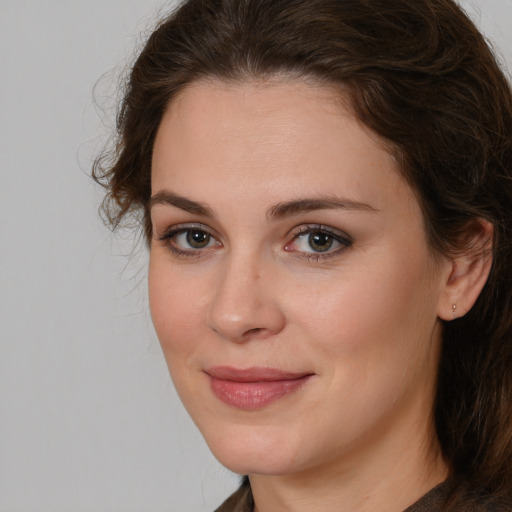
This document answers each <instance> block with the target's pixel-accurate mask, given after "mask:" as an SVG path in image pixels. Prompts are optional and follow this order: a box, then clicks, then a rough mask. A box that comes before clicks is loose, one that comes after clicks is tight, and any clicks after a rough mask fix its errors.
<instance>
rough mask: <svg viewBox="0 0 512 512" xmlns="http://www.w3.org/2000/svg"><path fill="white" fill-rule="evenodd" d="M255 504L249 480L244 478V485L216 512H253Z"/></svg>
mask: <svg viewBox="0 0 512 512" xmlns="http://www.w3.org/2000/svg"><path fill="white" fill-rule="evenodd" d="M253 509H254V502H253V499H252V492H251V486H250V484H249V479H248V478H247V477H244V478H243V480H242V484H241V485H240V487H239V488H238V490H236V491H235V492H234V493H233V494H232V495H231V496H230V497H229V498H228V499H227V500H226V501H224V503H222V505H221V506H220V507H219V508H217V509H215V512H253Z"/></svg>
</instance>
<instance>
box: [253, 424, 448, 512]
mask: <svg viewBox="0 0 512 512" xmlns="http://www.w3.org/2000/svg"><path fill="white" fill-rule="evenodd" d="M401 426H402V428H397V424H396V423H395V424H394V425H390V426H389V428H388V429H387V430H388V431H387V432H379V433H378V434H377V435H375V436H373V439H372V438H367V439H365V440H364V441H363V443H362V446H360V447H359V448H357V447H356V448H355V449H353V450H352V453H344V454H343V456H341V457H333V460H332V461H330V463H329V464H323V465H322V467H312V468H309V469H308V470H305V471H301V472H297V473H293V474H289V475H251V476H250V477H249V478H250V482H251V487H252V492H253V496H254V501H255V512H291V511H293V512H310V511H311V512H313V511H318V510H322V511H324V512H330V511H333V512H334V511H336V512H340V511H343V510H347V511H357V512H371V511H373V512H374V511H375V510H379V512H402V511H403V510H404V509H406V508H407V507H408V506H409V505H412V504H413V503H414V502H415V501H417V500H418V499H419V498H420V497H421V496H423V495H424V494H425V493H427V492H428V491H429V490H430V489H432V488H433V487H435V486H436V485H437V484H439V483H441V482H442V481H444V480H445V479H446V478H447V477H448V468H447V465H446V464H445V462H444V461H443V458H442V456H441V453H440V448H439V444H438V442H437V438H436V437H435V434H433V428H425V429H423V431H422V429H421V428H418V423H416V424H414V423H413V424H406V426H407V427H408V428H405V427H404V423H402V424H401ZM383 438H384V439H385V442H384V439H383Z"/></svg>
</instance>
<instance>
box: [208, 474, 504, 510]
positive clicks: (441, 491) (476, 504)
mask: <svg viewBox="0 0 512 512" xmlns="http://www.w3.org/2000/svg"><path fill="white" fill-rule="evenodd" d="M451 488H452V485H451V484H450V482H449V481H446V482H443V483H442V484H439V485H438V486H437V487H434V489H432V490H431V491H429V492H428V493H427V494H425V495H424V496H423V497H422V498H420V499H419V500H418V501H417V502H416V503H414V504H413V505H411V506H410V507H407V508H406V509H405V510H404V512H442V511H446V512H511V511H512V506H508V505H505V504H503V503H499V502H497V501H496V500H494V499H493V498H492V496H489V495H488V494H486V493H483V492H477V491H473V490H471V489H469V487H468V486H462V492H461V493H460V494H459V495H458V498H457V499H456V500H455V499H453V500H452V499H451V498H450V489H451ZM215 512H254V500H253V497H252V492H251V486H250V484H249V479H248V478H247V477H244V479H243V481H242V485H241V486H240V488H239V489H238V490H237V491H236V492H234V493H233V494H232V495H231V496H230V497H229V498H228V499H227V500H226V501H225V502H224V503H223V504H222V505H221V506H220V507H219V508H217V509H216V510H215Z"/></svg>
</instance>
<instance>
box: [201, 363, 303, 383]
mask: <svg viewBox="0 0 512 512" xmlns="http://www.w3.org/2000/svg"><path fill="white" fill-rule="evenodd" d="M205 373H207V374H208V375H209V376H210V377H213V378H214V379H219V380H228V381H233V382H272V381H279V380H296V379H301V378H303V377H307V376H309V375H312V373H311V372H288V371H284V370H280V369H277V368H269V367H260V366H253V367H251V368H234V367H232V366H215V367H212V368H209V369H207V370H205Z"/></svg>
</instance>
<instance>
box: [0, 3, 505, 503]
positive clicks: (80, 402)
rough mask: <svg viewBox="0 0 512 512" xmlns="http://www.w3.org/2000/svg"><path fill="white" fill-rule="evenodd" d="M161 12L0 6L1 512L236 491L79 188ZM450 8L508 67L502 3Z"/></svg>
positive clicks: (94, 202)
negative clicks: (471, 22) (467, 19)
mask: <svg viewBox="0 0 512 512" xmlns="http://www.w3.org/2000/svg"><path fill="white" fill-rule="evenodd" d="M169 5H172V2H168V3H167V4H164V3H163V2H161V1H157V0H101V1H100V0H0V172H1V178H2V179H1V186H0V229H1V232H0V235H1V236H0V244H1V246H0V247H1V259H0V289H1V298H0V300H1V304H0V512H81V511H84V512H85V511H87V512H92V511H93V512H131V511H134V512H135V511H137V512H142V511H144V512H160V511H162V512H164V511H166V512H194V511H197V512H207V511H211V510H213V508H214V507H215V506H217V505H218V504H219V503H220V501H222V499H223V498H224V497H225V496H227V495H228V494H229V492H231V490H232V489H234V487H235V486H236V482H237V479H236V478H235V477H234V476H233V475H231V474H230V473H229V472H228V471H226V470H225V469H223V468H222V467H221V466H220V465H219V464H218V463H217V462H216V461H215V460H214V459H213V457H212V456H211V455H210V454H209V453H208V450H207V448H206V446H205V445H204V442H203V441H202V439H201V437H200V435H199V434H198V433H197V431H196V429H195V427H194V426H193V425H192V423H191V422H190V420H189V419H188V418H187V415H186V413H185V412H184V410H183V408H182V406H181V405H180V403H179V400H178V399H177V397H176V394H175V392H174V390H173V387H172V384H171V382H170V379H169V377H168V375H167V368H166V366H165V363H164V361H163V357H162V355H161V352H160V348H159V346H158V341H157V340H156V337H155V335H154V333H153V330H152V327H151V322H150V318H149V314H148V311H147V301H146V297H145V296H146V283H145V261H146V258H147V254H146V253H145V251H144V250H140V251H138V252H136V253H135V254H134V255H133V256H132V257H131V258H128V257H127V255H128V254H129V253H130V251H131V247H132V242H131V240H130V238H129V237H128V236H125V237H113V236H112V235H111V234H110V233H109V232H108V231H107V230H106V229H105V228H104V227H103V226H102V225H101V223H100V221H99V219H98V216H97V207H98V203H99V201H100V198H101V192H100V191H99V190H98V189H97V187H95V186H93V184H92V183H91V180H90V178H88V176H87V172H89V168H90V165H91V159H92V155H94V154H96V153H97V152H98V150H99V149H100V148H101V147H102V144H103V143H104V142H105V140H106V138H107V136H108V134H109V131H110V130H111V128H112V124H113V121H114V112H115V111H114V104H115V101H114V100H115V96H116V93H115V91H116V87H115V77H116V76H117V75H118V73H119V71H120V69H122V67H123V65H125V64H126V63H127V62H129V61H130V59H131V58H132V56H133V54H134V48H135V47H136V45H137V44H139V43H140V41H141V40H142V39H143V38H144V34H146V33H147V31H148V30H149V29H150V28H151V27H152V26H153V23H154V19H155V17H157V16H158V11H161V12H165V8H166V6H167V7H168V6H169ZM463 5H464V6H466V7H467V8H468V10H469V11H470V12H471V13H472V15H473V17H474V19H476V21H477V22H478V24H479V25H480V26H481V27H482V29H483V30H484V32H485V33H486V34H487V35H488V36H489V38H490V39H491V40H492V41H493V42H494V44H495V46H496V47H497V49H498V52H499V53H500V54H501V56H502V59H503V61H505V62H508V63H509V68H510V67H512V65H511V64H510V63H511V62H512V31H511V29H510V27H511V22H512V0H480V1H479V2H477V1H476V0H466V1H464V2H463ZM102 75H103V78H101V79H100V77H101V76H102ZM98 80H99V81H98ZM96 83H97V89H96V90H97V97H98V100H99V102H100V104H101V105H102V106H103V110H100V111H98V110H97V109H96V107H95V106H94V102H93V100H92V91H93V88H94V86H95V84H96Z"/></svg>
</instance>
